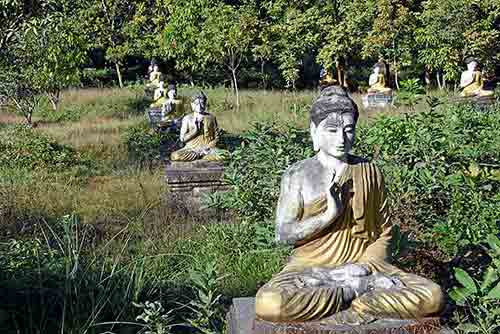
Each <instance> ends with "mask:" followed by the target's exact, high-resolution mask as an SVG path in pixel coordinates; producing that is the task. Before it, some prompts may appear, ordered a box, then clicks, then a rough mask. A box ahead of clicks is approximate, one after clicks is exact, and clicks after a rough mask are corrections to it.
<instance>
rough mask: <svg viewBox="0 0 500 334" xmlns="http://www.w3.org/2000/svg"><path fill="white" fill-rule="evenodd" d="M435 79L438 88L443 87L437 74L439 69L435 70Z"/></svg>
mask: <svg viewBox="0 0 500 334" xmlns="http://www.w3.org/2000/svg"><path fill="white" fill-rule="evenodd" d="M436 81H437V84H438V88H439V89H440V90H441V89H443V85H441V78H440V76H439V71H437V72H436Z"/></svg>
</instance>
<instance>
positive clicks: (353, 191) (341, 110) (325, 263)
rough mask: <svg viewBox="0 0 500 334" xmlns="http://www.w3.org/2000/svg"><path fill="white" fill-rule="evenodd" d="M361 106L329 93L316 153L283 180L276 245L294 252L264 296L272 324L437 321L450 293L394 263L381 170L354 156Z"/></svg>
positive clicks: (314, 123) (316, 110)
mask: <svg viewBox="0 0 500 334" xmlns="http://www.w3.org/2000/svg"><path fill="white" fill-rule="evenodd" d="M358 115H359V114H358V108H357V106H356V104H355V103H354V102H353V101H352V99H350V98H349V96H348V95H347V92H346V91H345V89H343V88H342V87H339V86H329V87H326V88H324V89H323V90H322V91H321V94H320V96H319V97H318V99H317V100H316V101H315V102H314V104H313V106H312V108H311V112H310V131H311V136H312V139H313V146H314V150H315V151H316V152H317V154H316V155H315V156H314V157H312V158H309V159H306V160H302V161H300V162H297V163H295V164H294V165H292V166H290V167H289V168H288V169H287V170H286V171H285V173H284V174H283V177H282V181H281V193H280V197H279V201H278V205H277V213H276V238H277V240H278V241H282V242H286V243H288V244H290V245H292V246H293V247H294V250H293V252H292V256H291V257H290V258H289V260H288V263H287V264H286V265H285V268H284V269H283V270H282V271H281V272H280V273H278V274H277V275H275V276H274V277H273V278H272V279H271V280H270V281H269V282H268V283H267V284H265V285H264V286H263V287H262V288H261V289H259V291H258V292H257V297H256V314H257V317H258V318H260V319H262V320H266V321H271V322H306V321H319V322H320V323H324V324H331V325H335V324H352V325H356V324H364V323H369V322H372V321H375V320H377V319H387V318H392V319H394V318H397V319H419V318H423V317H427V316H431V315H436V314H438V313H439V312H440V311H441V310H442V308H443V306H444V298H443V292H442V290H441V288H440V287H439V285H437V284H435V283H433V282H432V281H430V280H428V279H426V278H423V277H420V276H417V275H414V274H410V273H406V272H404V271H402V270H400V269H398V268H396V267H395V266H393V265H391V264H390V245H391V236H392V233H391V231H392V224H391V222H390V215H389V212H388V209H389V208H388V201H387V197H386V192H385V186H384V178H383V176H382V173H381V171H380V170H379V168H378V167H377V166H376V165H375V164H373V163H371V162H368V161H367V160H365V159H362V158H360V157H356V156H354V155H352V154H351V149H352V147H353V144H354V138H355V130H356V123H357V120H358Z"/></svg>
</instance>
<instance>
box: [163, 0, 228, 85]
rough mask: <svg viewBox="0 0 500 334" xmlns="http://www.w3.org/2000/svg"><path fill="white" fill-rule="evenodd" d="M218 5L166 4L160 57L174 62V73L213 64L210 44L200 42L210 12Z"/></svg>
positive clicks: (201, 0)
mask: <svg viewBox="0 0 500 334" xmlns="http://www.w3.org/2000/svg"><path fill="white" fill-rule="evenodd" d="M218 5H219V4H218V1H217V0H167V1H166V4H165V6H166V9H167V11H168V15H169V19H168V21H167V24H166V26H165V28H164V30H163V46H162V53H163V54H164V55H165V56H166V57H168V58H171V59H174V60H175V66H176V68H177V69H178V70H181V71H188V72H189V73H193V72H195V71H198V70H202V69H204V68H206V67H207V65H208V64H210V63H214V62H216V60H215V59H214V57H213V55H212V54H211V50H212V46H211V43H212V41H211V40H204V38H205V37H203V29H204V28H205V24H206V21H207V19H208V17H210V12H211V10H212V8H217V6H218ZM207 46H209V47H208V48H207ZM191 83H193V82H192V79H191Z"/></svg>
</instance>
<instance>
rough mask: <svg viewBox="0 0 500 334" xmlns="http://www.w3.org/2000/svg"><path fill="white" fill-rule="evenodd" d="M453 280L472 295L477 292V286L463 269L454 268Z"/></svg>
mask: <svg viewBox="0 0 500 334" xmlns="http://www.w3.org/2000/svg"><path fill="white" fill-rule="evenodd" d="M455 278H456V279H457V281H458V282H460V284H462V285H463V286H464V287H465V288H466V289H467V290H468V291H470V292H472V293H476V292H477V286H476V283H475V282H474V280H473V279H472V277H470V275H469V274H468V273H467V272H466V271H465V270H463V269H461V268H455Z"/></svg>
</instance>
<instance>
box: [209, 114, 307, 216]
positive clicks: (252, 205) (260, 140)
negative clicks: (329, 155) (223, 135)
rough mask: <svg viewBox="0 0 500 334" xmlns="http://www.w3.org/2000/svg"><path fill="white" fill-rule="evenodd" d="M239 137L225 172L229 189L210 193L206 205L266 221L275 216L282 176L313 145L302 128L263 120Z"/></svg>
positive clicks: (305, 154) (302, 157)
mask: <svg viewBox="0 0 500 334" xmlns="http://www.w3.org/2000/svg"><path fill="white" fill-rule="evenodd" d="M242 140H243V144H242V145H241V146H240V148H237V149H236V150H235V151H234V152H233V153H232V155H231V159H230V161H229V165H228V167H227V172H226V180H227V182H228V183H229V184H230V185H231V187H232V191H231V192H229V193H226V194H224V195H222V196H213V197H212V198H211V201H210V204H209V205H211V206H217V207H220V208H226V209H229V208H230V209H234V210H236V213H237V215H238V216H239V217H241V218H242V219H243V220H247V221H251V222H265V221H268V220H269V219H271V218H272V217H273V216H274V209H275V206H276V201H277V198H278V196H279V190H280V189H279V188H280V186H279V185H280V179H281V175H282V174H283V172H284V171H285V169H286V168H288V166H290V165H291V164H293V163H294V162H296V161H299V160H302V159H304V158H305V157H308V156H310V155H312V144H311V143H310V137H309V134H308V132H307V131H305V130H301V129H296V128H294V127H291V126H282V127H280V126H278V125H276V124H271V125H268V124H267V125H266V124H262V123H257V124H256V125H255V127H254V128H253V129H252V130H250V131H248V132H246V133H245V134H243V135H242Z"/></svg>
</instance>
